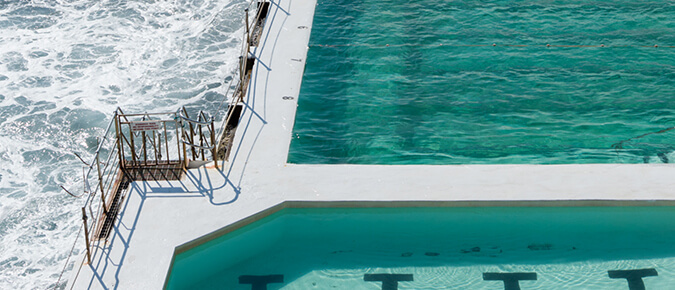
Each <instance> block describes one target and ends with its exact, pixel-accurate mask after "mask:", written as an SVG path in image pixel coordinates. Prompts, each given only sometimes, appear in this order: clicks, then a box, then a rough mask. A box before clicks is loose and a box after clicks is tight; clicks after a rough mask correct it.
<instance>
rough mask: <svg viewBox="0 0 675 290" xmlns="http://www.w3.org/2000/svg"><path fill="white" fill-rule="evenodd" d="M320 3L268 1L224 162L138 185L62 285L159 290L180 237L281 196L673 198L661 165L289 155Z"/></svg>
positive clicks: (665, 201) (669, 172)
mask: <svg viewBox="0 0 675 290" xmlns="http://www.w3.org/2000/svg"><path fill="white" fill-rule="evenodd" d="M315 5H316V1H313V0H308V1H297V0H290V1H286V0H284V1H278V0H277V1H273V4H272V6H271V8H270V14H269V16H268V20H267V21H268V22H267V24H266V28H265V31H264V32H263V36H262V39H261V44H260V46H259V47H258V48H257V49H256V50H255V54H256V56H257V58H258V60H257V61H256V66H255V68H254V72H253V73H254V74H253V80H252V82H251V88H250V90H249V94H248V96H247V98H246V101H245V110H244V112H243V115H242V119H241V121H240V125H239V128H238V129H237V135H236V138H235V141H234V148H233V152H232V154H231V156H230V160H229V162H223V163H222V164H220V165H221V166H220V168H221V169H222V171H221V170H216V169H215V168H214V166H213V164H207V165H206V166H202V167H199V168H193V169H190V170H189V171H187V174H186V175H185V177H184V178H183V179H182V180H180V181H171V182H135V183H133V184H132V186H131V189H130V191H129V193H128V194H127V196H126V197H125V199H124V201H123V208H122V210H121V213H120V216H119V217H118V222H117V223H116V226H115V229H114V232H113V234H112V235H111V238H110V239H109V241H108V243H107V244H105V245H101V246H100V247H99V248H97V249H96V250H95V253H94V254H95V255H94V258H93V261H92V263H91V264H83V265H82V266H81V268H80V265H79V264H77V265H76V269H75V271H74V272H76V273H75V275H74V276H73V277H71V279H70V283H71V285H69V287H68V289H70V288H71V287H72V288H73V289H117V288H119V289H159V288H162V287H163V285H164V282H165V278H166V275H167V273H168V270H169V267H170V263H171V259H172V255H173V253H174V249H175V248H176V247H177V246H179V245H182V244H185V243H187V242H189V241H191V240H194V239H196V238H199V237H200V236H203V235H206V234H208V233H210V232H213V231H216V230H218V229H220V228H223V227H225V226H227V225H229V224H231V223H234V222H236V221H238V220H241V219H243V218H245V217H248V216H251V215H253V214H255V213H257V212H260V211H262V210H264V209H267V208H270V207H273V206H275V205H278V204H280V203H282V202H284V201H422V202H423V201H429V202H430V203H428V205H443V206H452V205H457V206H477V205H499V206H509V205H528V206H532V205H561V206H569V205H673V204H675V202H673V201H674V200H675V190H674V189H673V186H674V185H675V181H674V180H675V178H673V177H674V176H675V167H673V166H671V165H667V164H664V165H652V164H649V165H647V164H645V165H641V164H638V165H621V164H609V165H453V166H435V165H434V166H423V165H419V166H418V165H414V166H386V165H294V164H287V163H286V160H287V155H288V148H289V144H290V141H291V138H292V136H291V131H292V128H293V122H294V119H295V110H296V107H297V99H298V94H299V90H300V83H301V80H302V74H303V69H304V65H305V58H306V56H307V44H308V41H309V37H310V32H311V26H312V19H313V14H314V7H315ZM289 97H291V98H289ZM436 201H443V202H441V203H438V202H436ZM551 202H555V203H551ZM397 204H398V205H400V203H397ZM416 204H417V205H420V204H422V205H423V204H425V203H416ZM82 258H83V257H82ZM78 268H79V271H78ZM75 277H77V279H75ZM73 282H74V283H73Z"/></svg>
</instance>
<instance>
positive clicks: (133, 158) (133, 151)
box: [129, 125, 136, 166]
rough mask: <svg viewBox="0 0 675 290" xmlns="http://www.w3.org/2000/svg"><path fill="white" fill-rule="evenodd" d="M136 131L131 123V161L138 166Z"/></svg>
mask: <svg viewBox="0 0 675 290" xmlns="http://www.w3.org/2000/svg"><path fill="white" fill-rule="evenodd" d="M134 135H135V134H134V131H133V130H131V125H129V137H131V161H132V162H133V164H134V166H136V145H135V144H134V139H136V138H135V137H134Z"/></svg>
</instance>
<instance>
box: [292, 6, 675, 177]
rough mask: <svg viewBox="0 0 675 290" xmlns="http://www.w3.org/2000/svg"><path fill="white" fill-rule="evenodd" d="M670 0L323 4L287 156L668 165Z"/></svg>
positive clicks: (674, 134)
mask: <svg viewBox="0 0 675 290" xmlns="http://www.w3.org/2000/svg"><path fill="white" fill-rule="evenodd" d="M673 4H674V2H673V1H628V0H618V1H614V0H612V1H609V0H596V1H586V0H583V1H581V0H561V1H552V0H532V1H506V0H491V1H477V0H465V1H452V2H447V1H440V0H431V1H397V0H383V1H379V0H378V1H373V0H364V1H346V0H328V1H319V2H318V5H317V7H316V12H315V17H314V23H313V27H312V34H311V39H310V43H309V51H308V56H307V61H306V66H305V73H304V76H303V80H302V88H301V92H300V96H299V99H298V110H297V116H296V120H295V126H294V131H293V141H292V143H291V147H290V154H289V158H288V161H289V162H291V163H318V164H323V163H353V164H495V163H501V164H504V163H513V164H565V163H643V162H646V163H663V162H669V161H670V160H671V159H673V158H675V155H674V154H673V149H674V148H673V144H675V130H673V131H667V132H663V133H659V134H651V135H648V136H646V137H643V138H638V139H633V140H631V141H629V142H622V141H625V140H628V139H630V138H633V137H637V136H641V135H643V134H646V133H652V132H658V131H660V130H663V129H666V128H671V127H673V126H675V108H673V106H672V104H674V103H675V48H674V47H673V45H675V17H673V16H675V8H674V7H675V5H673ZM493 45H494V46H493ZM547 45H550V46H547ZM654 45H658V47H654Z"/></svg>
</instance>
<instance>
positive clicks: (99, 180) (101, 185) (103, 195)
mask: <svg viewBox="0 0 675 290" xmlns="http://www.w3.org/2000/svg"><path fill="white" fill-rule="evenodd" d="M96 147H97V148H98V138H96ZM98 155H99V154H98V152H96V171H97V172H98V186H99V188H100V189H101V203H102V205H103V213H104V214H108V209H107V207H106V206H105V191H104V190H103V175H101V159H100V158H99V156H98Z"/></svg>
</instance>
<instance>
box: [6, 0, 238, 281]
mask: <svg viewBox="0 0 675 290" xmlns="http://www.w3.org/2000/svg"><path fill="white" fill-rule="evenodd" d="M246 5H247V3H246V2H245V1H244V0H223V1H217V0H172V1H152V0H145V1H144V0H137V1H133V0H129V1H127V0H106V1H93V0H73V1H69V0H64V1H61V0H56V1H54V0H37V1H16V0H14V1H5V0H0V289H19V288H21V289H28V288H38V289H44V288H48V287H54V283H56V281H57V279H58V276H59V274H60V273H61V270H62V267H63V266H64V263H65V261H66V258H67V256H68V254H69V252H70V248H71V246H72V244H73V242H74V240H75V237H76V234H77V231H78V229H79V225H80V216H79V215H78V213H79V211H78V209H79V207H80V206H81V205H82V202H83V200H81V199H76V198H73V197H71V196H69V195H67V194H66V193H65V192H63V191H62V190H61V189H60V187H59V185H63V186H65V187H66V188H68V189H69V190H71V191H73V192H77V193H79V192H81V190H82V188H81V184H80V181H81V175H82V173H81V168H82V163H81V162H80V161H79V160H78V159H77V158H76V157H75V156H74V155H73V154H72V153H73V152H75V153H79V154H80V155H82V156H83V157H85V159H87V158H90V157H91V153H92V151H93V148H94V147H95V138H96V137H97V136H99V135H100V134H102V133H103V128H104V126H105V125H107V122H108V120H109V118H110V116H111V113H112V112H113V110H114V109H115V108H116V107H121V108H122V109H124V110H125V111H129V112H142V111H148V112H150V111H174V110H176V109H177V108H179V107H180V106H182V105H186V106H189V107H193V108H197V107H198V108H199V109H206V110H210V111H211V112H212V111H213V110H214V109H215V108H216V107H218V105H219V104H220V102H221V100H222V99H223V97H224V96H223V94H224V92H225V87H226V84H223V83H224V79H225V78H226V77H228V76H229V75H231V74H232V72H233V71H234V70H235V67H236V63H237V59H238V56H239V47H240V44H241V35H242V28H243V24H242V22H243V9H244V8H245V7H246ZM82 247H83V244H82V242H81V241H80V243H79V244H78V245H77V247H76V251H81V248H82ZM71 261H72V260H71ZM71 263H72V262H71ZM71 267H72V265H71ZM69 268H70V267H69ZM64 277H65V278H68V277H69V273H66V274H65V275H64ZM63 280H65V279H63ZM63 280H62V283H63Z"/></svg>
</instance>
